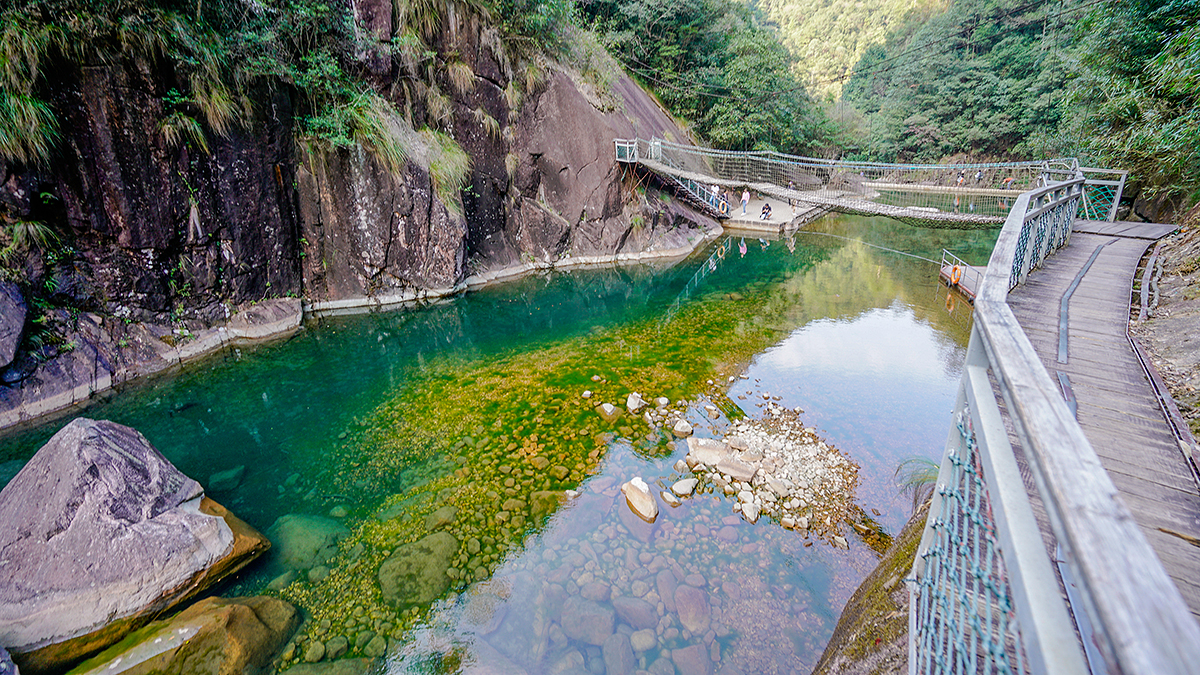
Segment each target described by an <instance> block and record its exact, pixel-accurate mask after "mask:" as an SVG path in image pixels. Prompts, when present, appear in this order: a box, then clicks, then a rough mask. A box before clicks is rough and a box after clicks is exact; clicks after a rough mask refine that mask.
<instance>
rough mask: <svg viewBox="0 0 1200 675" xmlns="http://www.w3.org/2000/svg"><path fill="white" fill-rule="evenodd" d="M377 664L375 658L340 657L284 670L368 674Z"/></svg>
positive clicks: (301, 674)
mask: <svg viewBox="0 0 1200 675" xmlns="http://www.w3.org/2000/svg"><path fill="white" fill-rule="evenodd" d="M317 644H320V643H317ZM318 660H319V659H318ZM375 664H376V660H375V659H338V660H337V661H326V662H325V663H301V664H298V665H294V666H292V667H291V668H288V669H287V670H285V671H283V672H285V673H287V674H288V675H367V673H370V672H372V671H373V670H374V669H375Z"/></svg>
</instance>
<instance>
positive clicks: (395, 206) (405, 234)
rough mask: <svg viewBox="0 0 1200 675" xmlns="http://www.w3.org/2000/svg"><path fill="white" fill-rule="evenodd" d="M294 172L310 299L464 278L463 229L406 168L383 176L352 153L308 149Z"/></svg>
mask: <svg viewBox="0 0 1200 675" xmlns="http://www.w3.org/2000/svg"><path fill="white" fill-rule="evenodd" d="M306 158H307V161H306V162H305V163H304V164H303V165H302V166H301V167H300V169H299V176H298V178H299V185H300V213H301V217H302V221H303V237H304V241H305V242H307V246H306V247H305V260H304V288H305V290H306V292H307V294H308V295H309V297H311V298H313V299H316V300H338V299H342V298H348V297H361V296H371V295H378V294H382V293H387V292H388V291H392V292H394V291H396V290H401V289H422V288H450V287H452V286H454V285H455V284H457V283H458V282H459V281H460V280H461V279H462V277H463V270H464V265H465V262H466V261H465V251H466V248H465V246H464V245H463V242H464V240H465V239H466V234H467V226H466V223H465V222H464V221H463V219H462V217H461V216H458V215H455V214H454V213H452V212H450V210H449V209H447V208H446V205H445V204H443V203H441V202H440V201H439V200H438V199H437V196H436V195H435V194H434V190H433V184H432V181H431V180H430V177H429V174H428V173H426V172H424V171H422V170H421V169H420V168H419V167H417V166H415V165H413V164H409V165H408V170H407V173H406V174H405V175H403V176H395V175H392V174H391V173H389V172H388V171H387V170H386V169H384V167H383V166H381V165H380V163H379V161H378V160H376V159H375V157H374V155H372V154H371V153H369V152H367V151H366V150H363V149H362V148H355V149H353V150H338V151H330V152H313V153H309V154H308V155H307V156H306Z"/></svg>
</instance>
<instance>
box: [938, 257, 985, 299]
mask: <svg viewBox="0 0 1200 675" xmlns="http://www.w3.org/2000/svg"><path fill="white" fill-rule="evenodd" d="M955 267H957V268H959V270H960V272H959V273H958V275H957V276H958V277H959V279H958V282H957V283H955V281H954V277H955V276H956V275H955V272H954V268H955ZM986 270H987V267H976V266H974V265H942V267H941V270H940V271H939V272H938V278H939V279H941V281H942V283H943V284H946V286H948V287H950V288H952V289H954V290H956V291H958V292H959V293H961V294H962V295H963V297H965V298H966V299H967V301H969V302H971V303H974V302H975V295H976V294H978V293H979V285H980V284H981V283H983V273H984V272H985V271H986Z"/></svg>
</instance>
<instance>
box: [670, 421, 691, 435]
mask: <svg viewBox="0 0 1200 675" xmlns="http://www.w3.org/2000/svg"><path fill="white" fill-rule="evenodd" d="M671 433H673V434H675V435H676V436H678V437H679V438H686V437H688V436H691V435H692V425H690V424H688V421H687V420H679V421H678V422H676V423H675V426H674V427H673V428H672V429H671Z"/></svg>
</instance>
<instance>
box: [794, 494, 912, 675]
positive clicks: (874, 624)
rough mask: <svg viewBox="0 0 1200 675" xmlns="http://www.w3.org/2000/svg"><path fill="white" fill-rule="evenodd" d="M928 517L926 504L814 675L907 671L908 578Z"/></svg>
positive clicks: (865, 586) (862, 590) (858, 595)
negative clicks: (905, 582)
mask: <svg viewBox="0 0 1200 675" xmlns="http://www.w3.org/2000/svg"><path fill="white" fill-rule="evenodd" d="M928 516H929V502H928V501H926V502H925V503H924V504H922V505H921V507H920V508H918V509H917V511H916V512H915V513H914V514H913V515H912V518H910V519H909V520H908V522H907V523H905V525H904V529H903V530H902V531H901V532H900V535H899V536H897V537H896V538H895V539H894V540H893V541H892V546H891V548H889V549H888V551H887V553H886V554H885V555H884V556H883V558H882V559H881V560H880V561H879V565H877V566H876V567H875V569H874V570H873V571H872V572H871V573H870V574H869V575H867V578H866V579H864V580H863V582H862V584H861V585H859V587H858V590H856V591H854V595H852V596H851V597H850V602H848V603H846V607H845V608H844V609H843V610H842V615H841V616H840V617H838V623H837V627H836V628H834V630H833V637H831V638H830V639H829V644H828V645H826V647H825V652H824V653H823V654H821V660H820V661H818V662H817V667H816V668H814V669H813V675H833V674H834V673H837V674H838V675H843V674H849V673H855V674H857V673H890V672H897V673H899V672H905V670H906V668H907V666H906V664H907V663H908V590H907V589H906V588H905V586H904V582H903V579H904V577H905V576H907V575H908V572H909V570H911V569H912V564H913V558H914V557H915V556H916V554H917V546H918V545H919V544H920V543H921V533H922V532H923V531H924V529H925V519H926V518H927V517H928Z"/></svg>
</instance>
